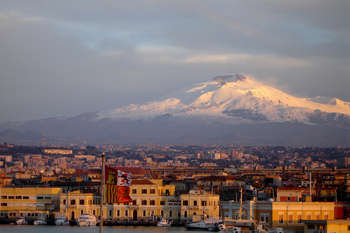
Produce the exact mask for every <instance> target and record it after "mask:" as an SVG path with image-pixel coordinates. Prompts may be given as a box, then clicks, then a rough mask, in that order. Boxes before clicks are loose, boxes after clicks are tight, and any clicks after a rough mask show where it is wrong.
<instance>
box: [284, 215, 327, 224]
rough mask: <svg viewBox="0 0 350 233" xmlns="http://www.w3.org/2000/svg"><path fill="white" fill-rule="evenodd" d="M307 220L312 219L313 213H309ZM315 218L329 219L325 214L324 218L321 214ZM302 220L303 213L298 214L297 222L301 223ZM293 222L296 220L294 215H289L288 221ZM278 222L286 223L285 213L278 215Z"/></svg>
mask: <svg viewBox="0 0 350 233" xmlns="http://www.w3.org/2000/svg"><path fill="white" fill-rule="evenodd" d="M306 220H311V215H307V216H306ZM315 220H328V215H324V217H323V219H321V216H320V215H317V216H316V219H315ZM301 221H302V217H301V215H298V217H297V220H296V221H295V223H301ZM293 222H294V220H293V215H288V220H287V223H293ZM278 223H281V224H283V223H285V220H284V217H283V215H279V216H278Z"/></svg>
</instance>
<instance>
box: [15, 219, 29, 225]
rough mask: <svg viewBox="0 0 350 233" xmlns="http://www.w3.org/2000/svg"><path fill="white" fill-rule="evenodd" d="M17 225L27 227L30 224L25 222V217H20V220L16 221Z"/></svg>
mask: <svg viewBox="0 0 350 233" xmlns="http://www.w3.org/2000/svg"><path fill="white" fill-rule="evenodd" d="M16 224H17V225H27V224H28V222H27V221H26V220H25V218H24V217H20V218H18V219H17V220H16Z"/></svg>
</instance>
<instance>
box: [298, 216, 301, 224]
mask: <svg viewBox="0 0 350 233" xmlns="http://www.w3.org/2000/svg"><path fill="white" fill-rule="evenodd" d="M298 223H301V215H298Z"/></svg>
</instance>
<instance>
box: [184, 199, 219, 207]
mask: <svg viewBox="0 0 350 233" xmlns="http://www.w3.org/2000/svg"><path fill="white" fill-rule="evenodd" d="M198 204H199V203H198V201H197V200H194V201H193V206H198ZM200 204H201V206H207V204H208V203H207V201H200ZM182 205H183V206H188V200H183V201H182ZM209 205H210V202H209ZM213 205H214V206H215V205H216V202H215V201H213Z"/></svg>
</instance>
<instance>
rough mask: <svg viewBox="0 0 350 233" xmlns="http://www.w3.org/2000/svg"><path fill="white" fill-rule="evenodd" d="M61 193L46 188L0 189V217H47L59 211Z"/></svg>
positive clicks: (55, 189) (57, 190)
mask: <svg viewBox="0 0 350 233" xmlns="http://www.w3.org/2000/svg"><path fill="white" fill-rule="evenodd" d="M61 191H62V190H61V188H47V187H25V188H13V187H0V203H1V204H0V217H8V218H13V219H15V218H16V217H26V218H27V219H36V218H39V217H47V216H49V215H50V214H54V212H57V211H58V210H59V197H60V194H61Z"/></svg>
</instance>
